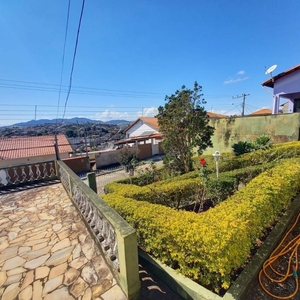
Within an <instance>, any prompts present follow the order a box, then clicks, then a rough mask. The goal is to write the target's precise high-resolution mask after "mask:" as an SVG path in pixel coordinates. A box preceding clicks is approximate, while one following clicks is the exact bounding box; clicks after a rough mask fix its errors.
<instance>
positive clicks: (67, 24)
mask: <svg viewBox="0 0 300 300" xmlns="http://www.w3.org/2000/svg"><path fill="white" fill-rule="evenodd" d="M70 6H71V1H70V0H69V3H68V11H67V22H66V28H65V39H64V48H63V55H62V62H61V71H60V83H59V92H58V101H57V112H56V119H57V118H58V112H59V104H60V95H61V88H62V79H63V74H64V65H65V53H66V42H67V36H68V27H69V15H70Z"/></svg>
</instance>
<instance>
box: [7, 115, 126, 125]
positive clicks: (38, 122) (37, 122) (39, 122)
mask: <svg viewBox="0 0 300 300" xmlns="http://www.w3.org/2000/svg"><path fill="white" fill-rule="evenodd" d="M61 121H62V120H61V119H52V120H49V119H40V120H31V121H28V122H21V123H16V124H13V125H10V126H9V127H12V126H15V127H26V126H36V125H44V124H56V123H61ZM77 122H78V123H100V124H114V125H119V124H129V123H132V122H131V121H126V120H110V121H107V122H103V121H100V120H91V119H88V118H77V117H76V118H71V119H65V120H64V123H77ZM6 127H7V126H6Z"/></svg>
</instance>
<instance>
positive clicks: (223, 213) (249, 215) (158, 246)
mask: <svg viewBox="0 0 300 300" xmlns="http://www.w3.org/2000/svg"><path fill="white" fill-rule="evenodd" d="M299 189H300V160H299V159H291V160H287V161H284V162H282V163H281V164H277V165H276V166H275V167H274V168H273V169H270V170H267V171H266V172H264V173H262V174H260V175H259V176H257V177H256V178H254V179H253V180H252V181H251V182H250V183H249V184H248V185H247V186H246V187H245V188H244V189H242V190H240V191H238V192H237V193H236V194H235V195H233V196H232V197H230V198H228V199H227V200H226V201H224V202H222V203H221V204H219V205H217V206H216V207H215V208H212V209H210V210H208V211H207V212H205V213H202V214H195V213H192V212H185V211H177V210H175V209H172V208H168V207H164V206H162V205H157V204H150V203H148V202H144V201H136V200H133V199H132V198H126V197H124V196H122V195H121V194H120V193H119V191H118V193H112V194H106V195H103V199H104V200H105V201H106V202H107V203H108V204H109V205H111V206H112V207H114V208H115V209H116V210H117V211H118V212H119V213H120V215H122V216H123V217H124V218H125V219H126V220H127V221H128V222H129V223H130V224H131V225H132V226H134V227H135V228H136V230H137V235H138V243H139V245H140V246H141V247H142V248H144V249H145V250H146V251H148V252H149V253H150V254H152V255H153V256H154V257H156V258H158V259H159V260H160V261H162V262H163V263H166V264H168V265H170V266H172V267H174V268H178V270H179V271H180V272H181V273H182V274H183V275H185V276H187V277H189V278H191V279H193V280H195V281H196V282H199V283H200V284H203V285H207V284H211V285H212V286H213V287H214V288H215V290H218V289H219V288H220V287H221V286H222V287H224V288H228V286H229V284H230V275H231V272H232V270H233V269H235V268H238V267H240V266H241V265H242V264H243V263H244V262H245V260H246V257H247V255H248V254H249V252H250V249H251V245H252V244H253V242H254V241H255V239H256V238H259V237H260V236H261V234H262V230H263V229H265V228H267V227H268V226H269V224H271V223H272V222H273V221H274V220H275V219H276V218H277V217H278V216H279V215H280V213H281V211H282V209H283V208H286V207H287V206H288V205H290V203H291V202H290V200H291V198H292V197H293V196H294V195H295V194H296V193H297V191H298V190H299Z"/></svg>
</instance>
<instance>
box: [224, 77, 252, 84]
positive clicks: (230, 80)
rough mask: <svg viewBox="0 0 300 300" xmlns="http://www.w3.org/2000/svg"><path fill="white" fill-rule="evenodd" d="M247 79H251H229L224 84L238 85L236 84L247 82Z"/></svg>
mask: <svg viewBox="0 0 300 300" xmlns="http://www.w3.org/2000/svg"><path fill="white" fill-rule="evenodd" d="M247 79H249V77H243V78H236V79H229V80H225V81H224V84H231V83H236V82H239V81H244V80H247Z"/></svg>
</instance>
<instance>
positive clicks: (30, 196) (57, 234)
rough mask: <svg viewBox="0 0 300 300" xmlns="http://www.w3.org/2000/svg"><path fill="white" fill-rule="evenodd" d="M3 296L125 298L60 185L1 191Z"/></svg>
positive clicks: (21, 299) (85, 299)
mask: <svg viewBox="0 0 300 300" xmlns="http://www.w3.org/2000/svg"><path fill="white" fill-rule="evenodd" d="M0 299H3V300H11V299H19V300H27V299H28V300H29V299H33V300H40V299H45V300H51V299H56V300H58V299H59V300H60V299H70V300H71V299H78V300H88V299H97V300H100V299H102V300H114V299H116V300H123V299H126V297H125V295H124V294H123V292H122V290H121V288H120V287H119V286H118V285H117V283H116V280H115V279H114V277H113V275H112V273H111V271H110V269H109V268H108V266H107V264H106V262H105V261H104V259H103V258H102V256H101V254H100V251H99V250H98V248H97V247H96V246H95V245H94V241H93V240H92V238H91V237H90V235H89V232H88V230H87V229H86V228H85V225H84V223H83V222H82V220H81V219H80V216H79V215H78V213H77V211H76V209H75V207H74V206H73V204H72V202H71V200H70V199H69V197H68V196H67V194H66V192H65V190H64V188H63V187H62V185H61V184H54V185H49V186H45V187H38V188H34V189H31V190H26V191H22V192H15V193H9V194H5V195H1V196H0Z"/></svg>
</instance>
